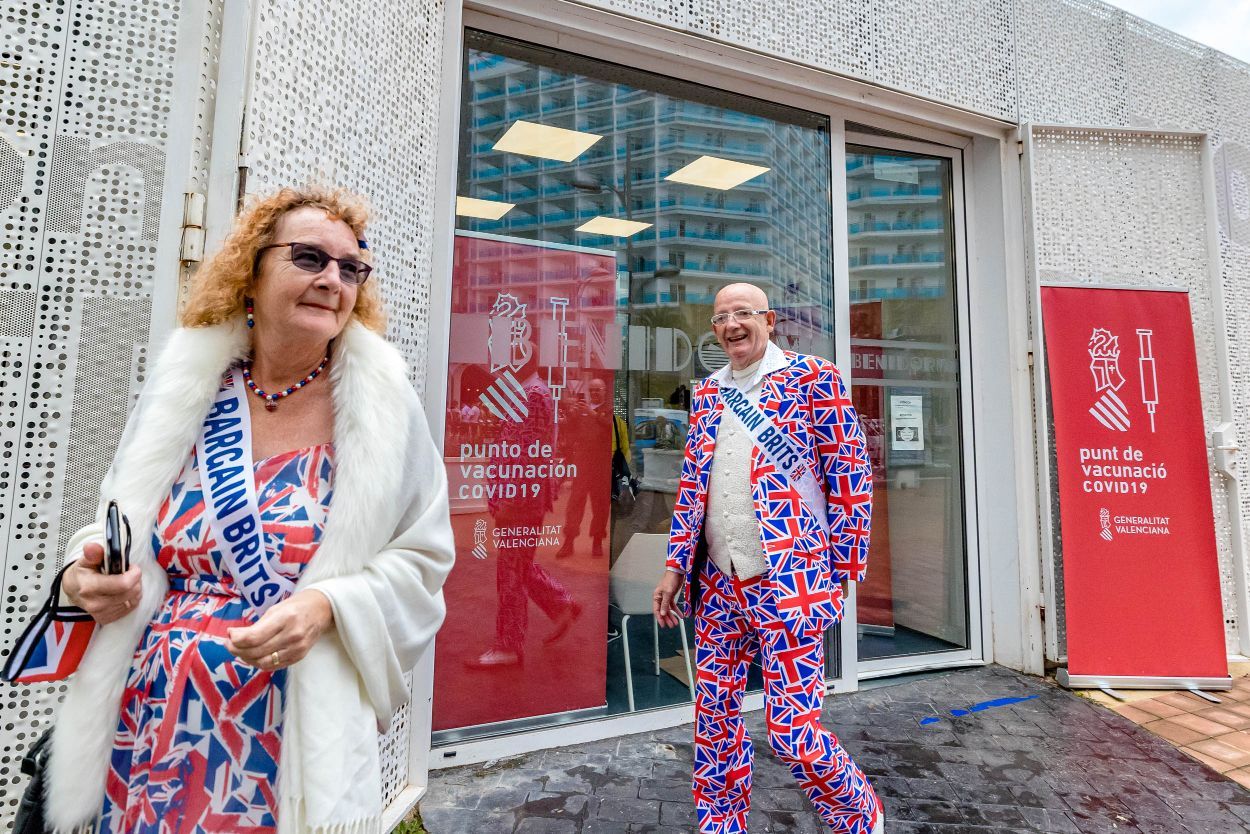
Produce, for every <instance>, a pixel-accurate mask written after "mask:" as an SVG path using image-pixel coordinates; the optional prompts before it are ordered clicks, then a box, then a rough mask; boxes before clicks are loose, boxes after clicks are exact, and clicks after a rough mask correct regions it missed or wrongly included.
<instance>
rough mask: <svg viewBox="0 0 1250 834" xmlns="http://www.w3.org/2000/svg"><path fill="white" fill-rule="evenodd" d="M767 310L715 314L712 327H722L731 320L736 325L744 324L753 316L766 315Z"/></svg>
mask: <svg viewBox="0 0 1250 834" xmlns="http://www.w3.org/2000/svg"><path fill="white" fill-rule="evenodd" d="M767 312H768V311H767V310H734V311H733V312H732V313H717V314H716V315H714V316H712V326H713V327H724V326H725V325H726V324H729V320H730V319H733V320H734V321H736V322H738V324H746V323H747V322H749V321H750V320H751V319H752V318H754V317H755V316H760V315H763V314H764V313H767Z"/></svg>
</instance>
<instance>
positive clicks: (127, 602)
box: [122, 599, 130, 611]
mask: <svg viewBox="0 0 1250 834" xmlns="http://www.w3.org/2000/svg"><path fill="white" fill-rule="evenodd" d="M122 605H124V606H126V610H127V611H129V610H130V600H128V599H124V600H122Z"/></svg>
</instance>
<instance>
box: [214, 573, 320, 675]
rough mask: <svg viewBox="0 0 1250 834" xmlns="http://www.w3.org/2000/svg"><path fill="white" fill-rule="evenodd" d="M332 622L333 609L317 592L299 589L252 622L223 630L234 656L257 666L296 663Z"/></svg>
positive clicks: (279, 666) (260, 667)
mask: <svg viewBox="0 0 1250 834" xmlns="http://www.w3.org/2000/svg"><path fill="white" fill-rule="evenodd" d="M332 625H334V609H333V608H331V607H330V600H329V599H328V598H327V597H326V595H325V594H323V593H321V592H320V591H300V592H299V593H297V594H292V595H291V596H290V597H288V598H287V599H284V600H283V601H282V602H279V603H278V604H277V605H275V606H273V607H272V608H270V609H269V610H268V611H266V612H265V613H264V614H263V615H261V618H260V619H259V620H257V621H256V623H255V624H254V625H250V626H246V627H243V628H231V629H228V630H227V632H226V636H227V642H226V648H228V649H229V650H230V651H231V652H232V653H233V654H234V656H235V657H237V658H239V659H240V660H242V661H243V662H244V663H250V664H251V665H252V666H255V667H256V668H258V669H278V668H281V667H283V666H290V665H291V664H292V663H298V662H299V661H300V660H303V659H304V655H306V654H308V652H309V650H310V649H312V647H313V644H314V643H316V642H317V638H318V637H320V636H321V635H322V634H324V633H325V632H326V630H327V629H329V628H330V626H332Z"/></svg>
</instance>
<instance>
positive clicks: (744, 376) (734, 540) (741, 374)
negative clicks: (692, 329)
mask: <svg viewBox="0 0 1250 834" xmlns="http://www.w3.org/2000/svg"><path fill="white" fill-rule="evenodd" d="M762 361H764V360H762V359H761V360H760V362H762ZM760 362H756V363H755V364H754V365H749V366H748V367H746V368H743V369H742V370H740V371H733V378H734V382H735V383H736V384H737V385H748V384H750V381H751V378H752V377H754V376H755V372H756V370H757V369H758V368H759V366H760ZM762 381H763V377H759V378H757V379H755V380H754V383H755V384H754V385H752V386H751V387H750V388H744V389H743V393H744V394H746V395H747V399H749V400H750V401H751V402H752V403H753V404H755V405H759V403H760V394H761V393H762V392H763V390H764V387H763V386H762V385H761V384H760V383H761V382H762ZM754 445H755V443H754V441H753V440H752V439H751V433H750V432H748V431H747V429H746V426H744V425H742V423H741V422H740V421H739V420H738V419H736V418H735V417H734V416H733V415H731V414H730V413H729V409H725V412H724V413H723V414H722V415H721V421H720V429H719V430H718V431H717V433H716V452H715V453H714V454H713V456H712V473H711V476H710V480H709V481H708V487H707V520H706V521H705V522H704V530H705V531H706V532H707V550H708V557H709V558H711V560H712V563H713V564H715V565H716V567H718V568H720V569H721V572H722V573H725V574H731V575H737V576H738V577H739V578H740V579H750V578H751V577H753V576H759V575H760V574H762V573H764V572H765V571H767V570H768V559H767V557H766V556H765V555H764V546H763V544H762V543H761V541H760V524H759V521H758V520H756V518H755V500H754V499H753V498H752V497H751V449H752V448H753V447H754Z"/></svg>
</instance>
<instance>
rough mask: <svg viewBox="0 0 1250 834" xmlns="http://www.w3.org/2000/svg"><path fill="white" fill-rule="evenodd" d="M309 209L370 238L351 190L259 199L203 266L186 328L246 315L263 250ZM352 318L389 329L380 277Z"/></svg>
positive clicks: (366, 255) (367, 286) (310, 190)
mask: <svg viewBox="0 0 1250 834" xmlns="http://www.w3.org/2000/svg"><path fill="white" fill-rule="evenodd" d="M305 206H312V207H313V208H319V209H323V210H324V211H325V213H326V214H327V215H329V216H330V219H331V220H341V221H343V222H344V223H346V224H347V225H348V226H350V227H351V230H352V231H353V232H355V234H356V238H357V239H358V240H364V239H365V225H366V224H367V223H368V221H369V209H368V208H367V207H366V205H365V201H364V199H363V198H362V197H360V196H359V195H357V194H353V193H352V192H350V191H345V190H343V189H337V188H325V187H322V186H309V187H306V188H283V189H281V190H279V191H277V192H275V193H273V194H267V195H261V196H258V197H255V198H253V199H252V200H251V201H249V203H248V205H247V207H246V208H244V210H243V212H242V213H241V214H240V215H239V217H238V219H236V220H235V224H234V228H233V229H232V230H231V231H230V234H229V235H227V236H226V239H225V241H224V242H223V243H222V245H221V249H220V250H218V252H217V254H215V255H213V256H212V257H211V258H209V259H208V261H207V262H206V263H204V265H203V266H201V267H200V270H199V273H198V274H197V275H196V277H195V282H194V283H193V284H192V286H191V294H190V297H189V298H188V299H187V305H186V307H185V308H184V309H183V311H182V316H181V320H182V325H183V326H184V327H209V326H211V325H214V324H221V323H223V322H225V321H228V320H229V319H231V318H233V317H235V316H239V315H242V313H243V310H244V307H245V302H244V299H245V298H246V297H247V296H248V295H249V294H250V293H251V291H252V284H253V282H254V281H255V280H256V262H257V256H258V255H259V254H260V251H261V248H262V247H264V246H268V245H269V244H270V243H273V242H274V230H275V229H276V228H277V225H278V221H279V220H280V219H281V218H282V217H283V216H284V215H286V214H287V213H288V212H291V211H294V210H295V209H298V208H303V207H305ZM361 258H362V259H363V260H365V261H370V262H371V261H372V260H373V258H372V254H371V253H370V252H369V251H368V250H366V251H364V252H363V253H361ZM352 318H354V319H356V320H357V321H359V322H360V323H361V324H363V325H364V326H365V327H368V328H369V329H370V330H374V331H377V332H379V333H381V332H383V331H384V330H385V329H386V314H385V313H384V312H383V310H382V298H381V296H380V295H379V294H378V285H377V279H376V276H374V277H373V280H370V281H366V282H365V283H364V284H361V285H360V286H359V287H358V288H357V290H356V306H355V307H354V308H353V309H352Z"/></svg>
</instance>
